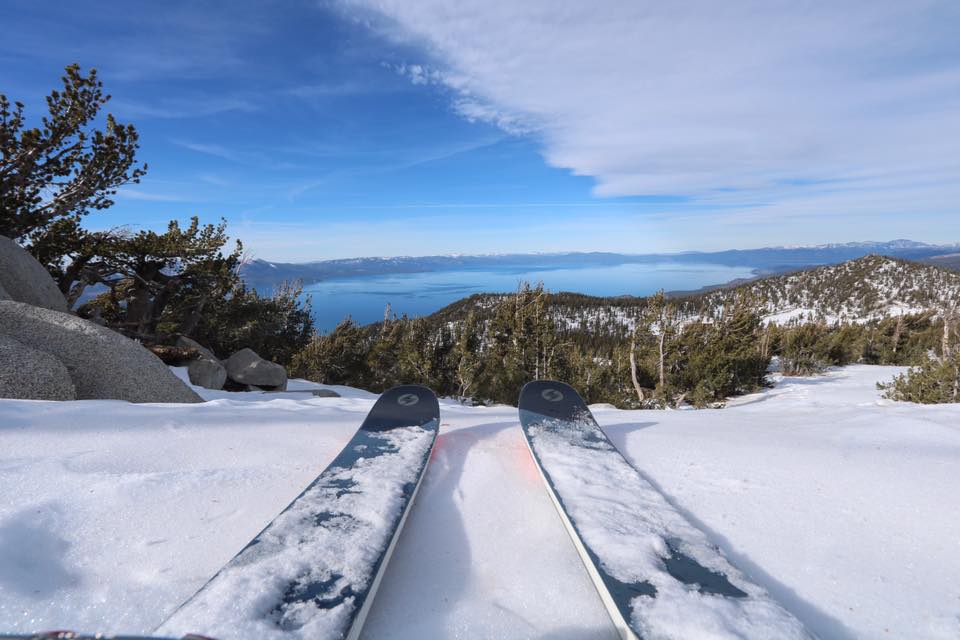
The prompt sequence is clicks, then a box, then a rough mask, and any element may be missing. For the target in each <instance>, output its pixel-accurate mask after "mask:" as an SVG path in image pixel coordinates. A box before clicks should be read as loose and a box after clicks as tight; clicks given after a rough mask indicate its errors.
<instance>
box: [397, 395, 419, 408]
mask: <svg viewBox="0 0 960 640" xmlns="http://www.w3.org/2000/svg"><path fill="white" fill-rule="evenodd" d="M418 402H420V396H418V395H417V394H415V393H405V394H403V395H402V396H400V397H399V398H397V404H399V405H400V406H401V407H412V406H413V405H415V404H417V403H418Z"/></svg>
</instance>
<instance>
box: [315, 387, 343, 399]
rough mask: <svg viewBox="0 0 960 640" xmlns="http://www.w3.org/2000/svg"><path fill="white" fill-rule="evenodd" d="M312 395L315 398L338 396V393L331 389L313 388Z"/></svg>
mask: <svg viewBox="0 0 960 640" xmlns="http://www.w3.org/2000/svg"><path fill="white" fill-rule="evenodd" d="M313 395H314V396H316V397H317V398H339V397H340V394H339V393H337V392H336V391H334V390H332V389H314V390H313Z"/></svg>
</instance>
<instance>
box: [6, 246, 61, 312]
mask: <svg viewBox="0 0 960 640" xmlns="http://www.w3.org/2000/svg"><path fill="white" fill-rule="evenodd" d="M0 287H2V288H3V289H4V290H5V291H6V294H7V298H8V299H10V300H16V301H17V302H26V303H27V304H32V305H34V306H37V307H46V308H47V309H53V310H54V311H63V312H66V311H67V301H66V300H65V299H64V297H63V294H62V293H60V289H58V288H57V283H55V282H54V281H53V278H52V277H51V276H50V273H49V272H48V271H47V270H46V269H45V268H44V266H43V265H42V264H40V263H39V262H37V259H36V258H34V257H33V256H32V255H30V254H29V253H27V251H26V249H24V248H23V247H21V246H20V245H18V244H17V243H16V242H14V241H13V240H11V239H10V238H7V237H6V236H0Z"/></svg>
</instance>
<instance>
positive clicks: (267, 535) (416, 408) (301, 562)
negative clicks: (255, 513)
mask: <svg viewBox="0 0 960 640" xmlns="http://www.w3.org/2000/svg"><path fill="white" fill-rule="evenodd" d="M439 425H440V413H439V406H438V403H437V399H436V397H435V396H434V394H433V392H432V391H430V390H429V389H427V388H425V387H421V386H416V385H407V386H401V387H395V388H393V389H391V390H389V391H387V392H386V393H384V394H383V395H382V396H380V398H379V400H377V402H376V404H375V405H374V406H373V408H372V409H371V410H370V413H369V415H368V416H367V418H366V420H364V422H363V424H362V425H361V427H360V429H359V430H358V431H357V433H356V435H355V436H354V437H353V439H351V440H350V442H348V443H347V445H346V447H344V449H343V451H341V452H340V454H339V455H338V456H337V457H336V458H335V459H334V461H333V462H332V463H330V465H329V466H328V467H327V468H326V470H324V471H323V473H321V474H320V475H319V476H318V477H317V479H316V480H314V481H313V483H311V484H310V486H308V487H307V488H306V489H305V490H304V491H303V493H301V494H300V495H299V496H298V497H297V498H296V499H295V500H294V501H293V502H292V503H291V504H290V505H289V506H288V507H287V508H286V509H285V510H284V511H283V512H282V513H281V514H280V515H279V516H277V517H276V518H275V519H274V520H273V522H271V523H270V524H269V525H267V527H266V528H265V529H264V530H263V531H262V532H260V534H258V535H257V536H256V538H254V539H253V541H252V542H250V543H249V544H248V545H247V546H246V547H245V548H244V549H243V550H242V551H240V553H238V554H237V555H236V556H235V557H234V558H233V560H231V561H230V562H229V563H228V564H227V565H226V566H225V567H224V568H223V569H221V570H220V571H219V572H218V573H217V574H216V575H215V576H214V577H213V578H212V579H211V580H210V581H209V582H207V584H206V585H204V586H203V588H202V589H200V591H198V592H197V593H196V594H195V595H194V596H193V597H192V598H190V600H188V601H187V602H186V603H184V604H183V605H182V606H181V607H180V608H179V609H177V610H176V611H175V612H174V613H173V615H171V616H170V617H169V618H168V619H167V620H166V621H165V622H164V623H163V624H162V625H160V627H159V628H158V629H157V633H159V634H161V635H163V634H166V635H177V634H182V633H184V632H187V631H190V632H199V633H203V634H205V635H211V636H219V637H222V638H229V639H234V638H236V639H245V638H249V639H251V640H253V639H256V640H267V639H270V638H277V639H283V640H290V639H293V638H298V639H304V640H306V639H309V640H334V639H336V640H341V639H344V638H349V639H352V638H356V637H358V636H359V634H360V629H361V627H362V625H363V622H364V620H365V618H366V616H367V613H368V611H369V609H370V605H371V603H372V602H373V598H374V595H375V594H376V591H377V587H378V586H379V583H380V580H381V577H382V576H383V572H384V569H385V568H386V566H387V562H388V561H389V559H390V555H391V554H392V552H393V548H394V546H395V545H396V542H397V539H398V537H399V535H400V531H401V529H402V527H403V523H404V521H405V519H406V516H407V513H408V512H409V510H410V507H411V505H412V504H413V501H414V499H415V497H416V494H417V490H418V488H419V485H420V481H421V479H422V477H423V474H424V471H425V469H426V466H427V462H428V460H429V458H430V453H431V451H432V448H433V445H434V442H435V440H436V436H437V430H438V429H439Z"/></svg>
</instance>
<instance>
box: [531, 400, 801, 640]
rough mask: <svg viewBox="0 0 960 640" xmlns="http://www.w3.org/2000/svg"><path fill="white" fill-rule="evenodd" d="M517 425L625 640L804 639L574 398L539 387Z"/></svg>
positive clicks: (797, 625) (788, 616)
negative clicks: (629, 458)
mask: <svg viewBox="0 0 960 640" xmlns="http://www.w3.org/2000/svg"><path fill="white" fill-rule="evenodd" d="M518 406H519V411H520V423H521V425H522V427H523V433H524V435H525V436H526V438H525V439H526V442H527V445H528V446H529V448H530V452H531V454H532V455H533V458H534V460H535V461H536V463H537V466H538V468H539V469H540V473H541V476H542V477H543V479H544V482H545V483H546V485H547V489H548V491H549V493H550V496H551V498H552V499H553V502H554V505H555V506H556V508H557V512H558V513H559V514H560V518H561V520H562V521H563V524H564V526H565V527H566V529H567V531H568V533H569V534H570V536H571V539H572V540H573V542H574V545H575V546H576V548H577V551H578V553H579V554H580V557H581V559H582V560H583V563H584V565H585V566H586V568H587V571H588V573H589V574H590V577H591V579H592V580H593V582H594V585H595V586H596V588H597V591H598V593H599V594H600V598H601V600H602V601H603V604H604V606H605V607H606V608H607V611H608V612H609V613H610V617H611V618H612V620H613V622H614V626H615V627H616V629H617V631H618V632H619V633H620V635H621V637H623V638H626V639H635V638H647V637H649V638H676V639H678V640H680V639H685V638H699V637H718V638H727V637H729V638H758V639H759V638H780V639H785V638H810V635H809V634H808V633H807V632H806V631H805V630H804V628H803V625H801V624H800V622H799V621H797V619H796V618H794V617H793V616H792V615H791V614H789V613H788V612H787V611H785V610H784V609H783V608H782V607H780V605H778V604H777V603H776V602H774V601H773V600H772V599H771V598H770V596H769V595H768V594H767V593H766V591H764V590H763V589H762V588H761V587H759V586H757V585H756V584H754V583H752V582H750V581H749V580H748V579H747V578H746V577H745V576H744V575H743V574H742V573H741V572H739V571H738V570H737V569H735V568H734V567H733V566H731V565H730V563H729V562H728V561H727V560H726V558H725V557H724V556H723V554H722V553H721V551H720V550H719V549H718V548H717V547H716V546H714V545H713V544H711V543H710V542H709V540H708V539H707V537H706V536H705V535H704V533H703V532H702V531H700V530H699V529H697V528H696V527H694V526H693V525H692V524H690V522H689V521H688V520H687V519H686V518H684V517H683V516H682V515H681V514H680V513H679V512H678V511H677V510H676V509H675V508H674V507H673V506H671V505H670V504H669V503H668V502H667V500H666V499H665V498H664V497H663V495H662V494H660V492H659V491H657V490H656V489H655V488H654V487H653V485H651V484H650V482H649V481H647V480H646V479H645V478H644V477H643V476H642V475H641V474H640V473H639V472H638V471H637V470H636V469H635V468H634V467H633V466H631V465H630V463H628V462H627V461H626V459H625V458H624V457H623V456H622V455H621V454H620V452H619V451H617V449H616V448H615V447H614V446H613V444H612V443H611V442H610V441H609V440H608V439H607V436H606V435H605V434H604V433H603V431H602V430H601V429H600V427H599V426H598V425H597V422H596V420H595V419H594V418H593V415H592V414H591V413H590V410H589V408H588V407H587V405H586V403H584V401H583V399H582V398H581V397H580V395H579V394H578V393H577V392H576V391H575V390H574V389H573V388H572V387H570V386H569V385H566V384H564V383H562V382H551V381H536V382H531V383H529V384H527V385H526V386H525V387H524V388H523V391H522V392H521V393H520V401H519V405H518Z"/></svg>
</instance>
